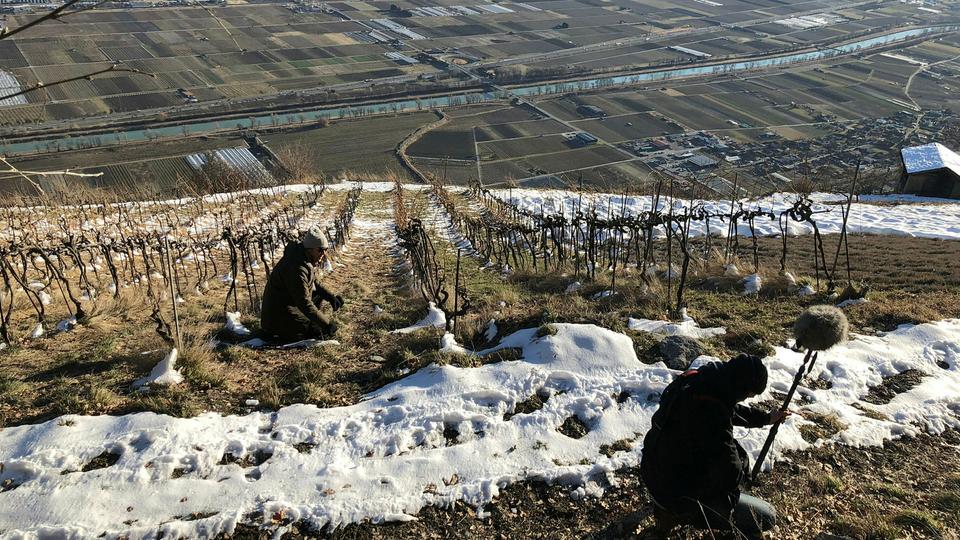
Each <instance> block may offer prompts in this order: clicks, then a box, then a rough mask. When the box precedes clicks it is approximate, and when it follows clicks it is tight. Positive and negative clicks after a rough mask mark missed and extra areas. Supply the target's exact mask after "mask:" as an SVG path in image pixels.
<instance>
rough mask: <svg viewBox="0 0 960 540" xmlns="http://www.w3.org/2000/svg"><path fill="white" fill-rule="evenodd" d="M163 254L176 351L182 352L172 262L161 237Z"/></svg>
mask: <svg viewBox="0 0 960 540" xmlns="http://www.w3.org/2000/svg"><path fill="white" fill-rule="evenodd" d="M163 252H164V253H165V254H166V257H165V259H166V264H167V283H168V284H169V285H170V302H171V303H173V327H174V330H175V331H176V333H177V334H176V338H177V349H179V350H183V339H182V338H181V336H180V312H179V310H178V308H177V287H176V284H175V283H174V280H173V261H172V260H171V259H170V240H169V239H168V238H167V237H166V236H164V237H163Z"/></svg>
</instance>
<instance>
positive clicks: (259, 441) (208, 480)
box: [0, 320, 960, 538]
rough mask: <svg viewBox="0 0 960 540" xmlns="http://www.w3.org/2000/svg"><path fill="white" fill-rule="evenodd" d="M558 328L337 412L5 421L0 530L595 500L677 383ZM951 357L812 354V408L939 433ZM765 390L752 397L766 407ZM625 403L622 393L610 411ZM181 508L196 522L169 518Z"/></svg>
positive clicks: (945, 335) (929, 336)
mask: <svg viewBox="0 0 960 540" xmlns="http://www.w3.org/2000/svg"><path fill="white" fill-rule="evenodd" d="M554 327H555V328H556V329H557V333H556V335H547V336H543V337H539V338H538V337H537V329H535V328H531V329H526V330H521V331H519V332H516V333H514V334H512V335H510V336H508V337H507V338H505V339H504V340H503V341H502V342H501V344H500V345H499V347H517V348H521V349H522V352H523V354H522V359H520V360H517V361H509V362H499V363H492V364H487V365H483V366H480V367H475V368H457V367H454V366H438V365H430V366H427V367H425V368H423V369H421V370H420V371H418V372H416V373H414V374H411V375H409V376H408V377H406V378H404V379H401V380H399V381H397V382H395V383H393V384H390V385H388V386H386V387H384V388H382V389H380V390H378V391H376V392H374V393H372V394H370V395H369V396H367V399H365V400H364V401H363V402H361V403H359V404H357V405H353V406H349V407H337V408H330V409H319V408H317V407H315V406H312V405H293V406H290V407H285V408H283V409H281V410H280V411H278V412H276V413H272V414H271V413H260V412H255V413H251V414H248V415H244V416H221V415H220V414H218V413H207V414H204V415H201V416H198V417H196V418H186V419H178V418H172V417H168V416H162V415H156V414H153V413H140V414H133V415H127V416H122V417H111V416H97V417H85V416H70V417H67V418H61V419H55V420H51V421H49V422H46V423H43V424H38V425H31V426H18V427H11V428H6V429H4V430H2V431H0V462H2V463H4V468H3V472H2V473H0V482H7V483H8V485H14V486H16V487H14V488H13V489H11V490H9V491H7V492H5V493H3V495H2V499H3V504H2V505H0V530H3V531H4V532H5V534H6V535H7V536H10V537H21V536H24V537H33V538H36V537H38V536H41V535H42V536H44V537H67V536H69V537H74V538H84V537H87V538H93V537H96V536H98V535H101V534H102V533H106V534H107V536H108V537H116V536H125V537H129V538H154V537H156V536H157V535H158V534H161V535H162V536H163V537H178V536H179V537H196V536H207V537H209V536H214V535H216V534H218V533H230V532H232V531H233V529H234V527H235V526H236V524H237V523H238V522H240V521H241V520H242V519H244V516H249V515H260V516H263V518H261V519H262V520H263V521H264V523H265V524H269V523H270V522H271V520H272V519H273V517H275V516H277V515H279V516H281V517H282V518H284V519H289V520H303V521H305V522H307V523H309V524H312V525H314V526H317V527H320V526H324V525H331V526H338V525H343V524H346V523H355V522H359V521H361V520H365V519H370V520H372V521H373V522H383V521H395V520H410V519H415V518H414V517H413V516H415V515H416V514H417V513H418V512H419V511H420V510H421V509H422V508H423V507H424V506H426V505H439V506H443V505H449V504H451V503H452V502H453V501H463V502H465V503H467V504H470V505H474V506H483V505H485V504H487V503H489V502H490V501H491V500H493V499H494V498H496V497H497V495H498V494H499V492H500V489H502V488H503V487H504V486H506V485H507V484H509V483H511V482H517V481H521V480H524V479H532V478H538V479H543V480H545V481H548V482H562V483H564V484H568V485H572V486H581V488H582V491H581V490H580V489H578V490H577V493H583V492H587V493H595V494H599V493H601V492H602V486H604V485H605V484H606V482H608V481H609V480H610V479H611V475H612V474H613V471H615V470H617V469H619V468H622V467H626V466H632V465H636V464H637V463H638V462H639V460H640V450H641V448H640V445H641V442H642V438H640V439H637V442H635V443H634V444H633V446H632V448H631V449H630V450H627V451H622V452H615V453H614V454H613V455H612V456H610V457H608V456H606V455H604V454H602V453H601V452H600V447H601V445H609V444H611V443H613V442H614V441H617V440H621V439H633V438H634V437H635V435H636V434H642V433H644V432H645V431H646V430H647V429H648V428H649V424H650V418H651V416H652V414H653V412H654V411H655V410H656V407H657V404H656V399H657V396H658V395H659V392H661V391H662V390H663V388H664V387H665V385H666V384H668V382H669V381H670V380H671V379H672V377H673V376H674V375H675V374H676V372H674V371H671V370H669V369H667V368H666V367H665V366H663V364H661V363H658V364H654V365H645V364H643V363H641V362H639V361H638V359H637V357H636V356H635V354H634V350H633V343H632V341H631V340H630V338H629V337H627V336H625V335H622V334H618V333H615V332H613V331H610V330H606V329H602V328H599V327H596V326H593V325H574V324H555V325H554ZM488 352H489V351H488ZM478 354H482V352H481V353H478ZM801 359H802V355H801V354H799V353H795V352H793V351H790V350H788V349H777V352H776V356H775V357H771V358H768V359H767V364H768V366H769V367H770V370H771V373H770V386H771V389H770V390H776V391H780V392H782V391H784V390H785V389H786V388H787V387H788V386H789V384H790V381H791V380H792V377H793V373H794V371H795V370H796V369H797V368H798V367H799V365H800V362H801ZM958 361H960V320H952V321H944V322H938V323H930V324H923V325H918V326H903V327H901V328H899V329H897V330H896V331H894V332H890V333H888V334H886V335H884V336H878V337H863V336H855V339H854V341H852V342H850V343H848V344H846V345H844V346H841V347H838V348H837V349H836V350H832V351H826V352H823V353H821V354H820V359H819V361H818V363H817V364H816V368H815V370H814V373H813V375H814V377H820V378H824V379H827V380H830V381H831V382H832V383H833V384H832V387H831V388H829V389H821V390H809V389H806V388H804V389H802V390H801V393H802V395H804V396H805V397H806V398H807V399H806V401H808V402H810V404H809V405H806V406H805V407H806V408H809V409H815V410H817V411H819V412H836V413H837V414H838V415H839V416H840V419H841V420H842V421H843V422H844V423H845V424H846V425H847V426H848V427H847V428H846V429H844V430H842V431H841V432H840V433H838V434H837V435H836V436H835V437H834V439H835V440H837V441H841V442H844V443H848V444H853V445H862V444H879V443H881V442H882V441H883V440H885V439H889V438H891V437H896V436H899V435H903V434H912V433H916V432H918V431H920V430H923V429H926V430H928V431H931V432H940V431H942V430H943V429H945V428H947V427H950V426H952V427H960V421H958V419H957V413H958V412H960V372H958V366H957V364H958ZM911 368H912V369H919V370H921V371H923V372H924V373H926V374H929V375H931V376H929V377H926V378H925V379H924V380H923V382H921V383H920V384H919V385H917V386H916V387H914V388H913V389H911V390H909V391H907V392H904V393H901V394H900V395H898V396H897V397H896V398H894V399H893V401H891V402H890V403H889V404H888V405H880V406H876V405H870V407H872V408H873V409H874V410H876V411H877V412H880V413H882V414H884V415H886V416H887V417H889V419H888V420H876V419H874V418H870V417H867V416H864V415H863V413H862V412H861V411H859V410H857V409H855V408H853V407H852V404H854V403H857V400H858V399H859V398H861V397H862V396H864V395H865V394H866V393H867V391H868V387H869V386H870V385H876V384H879V383H880V382H881V380H882V379H881V378H882V376H884V375H890V374H893V373H897V372H901V371H904V370H906V369H911ZM770 390H768V391H767V392H765V393H764V394H763V395H761V396H758V397H757V398H756V399H758V400H764V399H770V397H771V394H770ZM621 392H625V393H626V395H629V398H628V399H626V400H625V401H624V402H623V403H618V401H617V399H615V398H614V396H618V395H621ZM534 394H539V395H544V396H549V397H548V398H547V399H546V401H545V403H544V405H543V407H542V408H541V409H539V410H536V411H534V412H531V413H523V414H516V415H514V416H512V417H510V418H509V419H505V418H504V414H505V413H507V412H511V411H513V410H514V408H515V407H516V405H517V404H518V403H519V402H521V401H524V400H526V399H528V398H529V397H530V396H532V395H534ZM573 415H576V416H577V417H578V418H580V419H581V420H582V421H583V422H584V423H585V424H586V425H587V426H589V432H588V433H587V434H586V435H585V436H584V437H582V438H580V439H571V438H568V437H566V436H564V435H563V434H561V433H560V432H559V431H558V427H559V426H560V425H562V424H563V422H564V421H565V420H566V419H567V418H569V417H571V416H573ZM872 416H874V417H876V415H872ZM64 420H69V421H64ZM804 422H805V420H803V419H802V418H801V417H799V416H798V415H795V416H794V417H791V418H790V419H789V420H788V421H787V422H786V423H785V424H784V425H783V426H782V428H781V429H780V436H779V438H778V439H777V444H776V445H775V446H774V451H773V452H772V457H773V458H777V457H779V456H780V455H782V452H783V451H784V450H786V449H802V448H805V447H807V446H809V445H808V444H807V443H806V442H804V441H803V438H802V437H801V436H800V432H799V427H800V426H801V425H802V424H803V423H804ZM445 432H446V436H445ZM452 433H455V435H452ZM736 435H737V437H738V438H740V439H741V441H743V443H744V445H745V447H746V448H747V450H748V451H749V452H750V453H751V454H752V455H756V453H757V452H758V450H759V448H760V446H761V444H762V442H763V439H764V437H765V436H766V430H762V429H758V430H745V429H741V428H737V431H736ZM448 439H449V440H448ZM311 447H315V449H314V450H312V451H310V450H309V448H311ZM104 451H109V452H111V453H114V454H116V455H118V456H119V459H118V461H117V463H116V464H115V465H112V466H109V467H106V468H103V469H99V470H92V471H89V472H84V473H81V472H69V471H79V470H80V469H81V468H82V467H83V466H84V465H85V464H86V463H88V462H90V460H91V459H92V458H94V457H96V456H98V455H100V454H101V453H103V452H104ZM226 454H230V455H232V456H234V458H236V459H240V460H243V461H247V462H249V463H246V464H243V465H241V464H239V463H228V464H221V463H224V462H226V461H231V460H224V459H223V458H224V456H225V455H226ZM65 471H67V474H63V473H64V472H65ZM175 471H177V472H176V474H175ZM174 476H177V478H174ZM454 479H456V480H454ZM91 494H96V495H95V496H91ZM145 494H149V495H145ZM191 514H196V515H203V516H207V517H202V518H200V519H196V520H193V521H190V520H188V519H186V518H178V517H177V516H191Z"/></svg>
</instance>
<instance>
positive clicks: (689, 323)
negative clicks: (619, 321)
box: [627, 308, 727, 339]
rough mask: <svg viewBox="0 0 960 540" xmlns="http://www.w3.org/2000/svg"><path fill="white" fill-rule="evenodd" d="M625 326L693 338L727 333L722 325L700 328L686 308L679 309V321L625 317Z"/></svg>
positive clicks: (637, 329)
mask: <svg viewBox="0 0 960 540" xmlns="http://www.w3.org/2000/svg"><path fill="white" fill-rule="evenodd" d="M627 328H629V329H631V330H634V331H642V332H650V333H651V334H660V335H662V336H683V337H688V338H693V339H707V338H711V337H714V336H722V335H724V334H726V333H727V329H726V328H723V327H717V328H701V327H700V325H699V324H698V323H697V321H695V320H693V317H691V316H689V315H687V309H686V308H683V309H682V310H680V322H671V321H653V320H650V319H634V318H632V317H631V318H629V319H627Z"/></svg>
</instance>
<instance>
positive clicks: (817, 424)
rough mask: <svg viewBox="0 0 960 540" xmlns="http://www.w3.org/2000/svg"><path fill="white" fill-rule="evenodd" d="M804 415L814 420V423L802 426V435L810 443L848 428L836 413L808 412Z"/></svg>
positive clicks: (827, 437)
mask: <svg viewBox="0 0 960 540" xmlns="http://www.w3.org/2000/svg"><path fill="white" fill-rule="evenodd" d="M803 416H804V418H806V419H807V420H809V421H811V422H813V424H804V425H802V426H800V436H802V437H803V440H805V441H807V442H808V443H815V442H817V441H818V440H820V439H829V438H830V437H832V436H834V435H836V434H837V433H840V432H841V431H843V430H844V429H846V428H847V426H846V425H845V424H844V423H843V422H841V421H840V417H839V416H837V415H836V414H819V413H811V412H806V413H804V414H803Z"/></svg>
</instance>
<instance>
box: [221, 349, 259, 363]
mask: <svg viewBox="0 0 960 540" xmlns="http://www.w3.org/2000/svg"><path fill="white" fill-rule="evenodd" d="M221 354H222V355H223V359H224V360H226V361H227V362H229V363H231V364H238V363H241V362H244V361H246V360H248V359H250V358H252V357H253V355H254V353H253V351H251V350H250V349H248V348H246V347H236V346H232V347H227V348H226V349H224V350H223V352H222V353H221Z"/></svg>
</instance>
